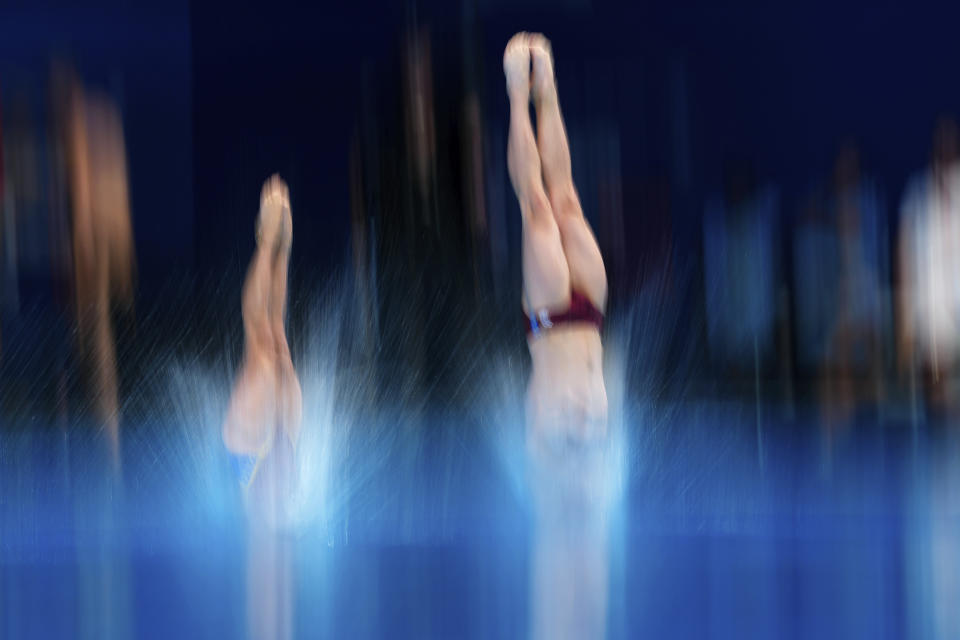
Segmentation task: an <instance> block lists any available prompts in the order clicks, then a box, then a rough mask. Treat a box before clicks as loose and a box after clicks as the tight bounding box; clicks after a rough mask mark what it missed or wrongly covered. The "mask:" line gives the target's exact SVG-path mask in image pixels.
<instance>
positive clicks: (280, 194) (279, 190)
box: [257, 174, 290, 247]
mask: <svg viewBox="0 0 960 640" xmlns="http://www.w3.org/2000/svg"><path fill="white" fill-rule="evenodd" d="M289 209H290V192H289V190H288V189H287V183H286V182H284V181H283V179H282V178H280V176H278V175H277V174H273V175H272V176H270V177H269V178H267V180H266V181H265V182H264V183H263V189H262V190H261V191H260V215H259V216H258V217H257V242H258V243H264V245H265V246H268V247H277V246H278V245H279V243H280V242H281V240H282V236H283V226H284V210H289Z"/></svg>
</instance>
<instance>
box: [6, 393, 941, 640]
mask: <svg viewBox="0 0 960 640" xmlns="http://www.w3.org/2000/svg"><path fill="white" fill-rule="evenodd" d="M629 414H630V416H631V418H630V420H629V421H628V424H629V428H628V430H627V431H628V434H629V437H628V438H627V442H628V446H627V452H628V453H627V455H626V456H625V459H626V464H625V470H624V477H625V484H624V487H625V488H624V491H623V494H622V496H621V499H620V501H619V502H617V503H616V504H615V505H614V507H613V514H612V526H611V532H610V536H611V552H610V563H611V564H610V567H611V570H610V585H611V588H610V602H609V614H608V620H609V622H608V632H609V636H610V637H613V638H668V637H671V638H673V637H680V638H904V637H910V638H934V637H949V635H948V634H949V632H950V630H952V629H953V627H951V625H954V624H956V617H955V616H956V613H953V612H952V604H951V603H952V602H960V600H957V597H958V594H960V591H957V590H956V588H955V587H950V586H949V580H947V581H946V582H944V580H942V579H940V578H938V577H937V575H940V574H938V573H937V571H940V572H941V573H942V572H943V570H944V569H946V573H947V575H948V576H949V575H950V574H952V575H954V576H957V575H960V566H958V563H957V558H958V556H960V554H956V553H953V552H951V551H950V549H960V518H958V513H960V507H958V505H956V504H954V503H953V502H952V499H953V498H954V497H956V495H960V493H958V492H957V491H956V490H953V491H951V490H950V486H952V485H951V483H952V481H953V480H954V478H952V475H955V474H956V472H955V471H953V469H954V468H958V467H960V442H958V441H960V437H957V436H953V435H952V434H951V433H950V431H949V430H933V431H931V430H930V429H929V428H924V429H923V430H921V431H916V430H914V428H913V427H912V426H911V425H910V424H883V425H880V424H879V423H878V422H877V421H876V420H870V419H863V420H860V421H859V423H858V424H856V425H854V426H853V427H851V428H850V429H848V430H846V431H843V432H841V433H840V434H839V435H838V436H837V438H836V439H835V442H834V445H833V451H832V454H831V455H830V456H829V457H827V456H826V455H825V448H824V446H823V441H822V439H821V436H820V433H819V431H818V430H817V428H816V422H815V420H814V418H813V417H812V414H811V415H808V416H806V417H800V418H792V419H788V418H787V417H784V416H783V415H780V414H779V413H778V412H777V411H776V410H774V409H772V408H768V409H767V410H766V411H765V413H764V415H765V416H767V417H766V418H764V422H763V423H762V424H761V431H762V447H763V455H762V456H761V455H759V450H758V441H757V422H756V415H757V414H756V411H755V408H753V407H749V406H742V407H741V406H737V405H722V406H719V405H703V404H699V405H683V406H679V407H677V406H673V407H635V408H633V410H631V411H630V412H629ZM801 414H802V412H801ZM422 419H423V420H424V421H425V423H424V424H423V425H422V427H423V428H422V429H420V430H419V431H418V432H417V433H418V434H419V435H417V436H416V437H413V436H411V435H410V432H405V435H404V437H400V438H396V439H393V440H391V441H389V444H387V445H384V446H380V445H377V444H376V442H375V441H371V442H370V443H368V445H366V446H362V447H355V448H354V449H353V450H350V451H339V452H337V461H338V463H337V464H336V465H334V466H335V468H336V469H337V472H338V473H341V474H345V473H348V470H353V471H354V472H357V470H359V469H365V470H366V471H365V472H364V474H363V475H364V477H363V478H362V479H360V480H357V481H349V479H344V478H339V479H335V480H334V481H332V484H331V486H332V487H334V489H332V490H330V491H329V492H327V494H326V496H327V498H328V502H329V504H328V507H329V508H328V509H326V510H323V509H321V510H316V509H315V508H314V510H313V511H310V512H309V513H307V514H306V515H305V516H303V517H301V518H300V520H299V521H298V522H297V523H296V525H295V526H291V527H290V529H289V530H288V531H287V532H286V533H283V534H282V535H283V537H284V540H285V541H286V544H289V549H290V552H291V554H292V557H293V565H294V567H295V570H294V575H295V578H294V585H295V587H294V588H295V593H296V596H295V614H294V615H295V629H296V635H297V637H303V638H315V637H321V638H326V637H329V638H363V637H389V638H521V637H524V636H525V634H526V630H527V620H528V595H529V589H528V578H527V572H528V568H529V555H530V554H529V543H530V518H529V516H528V509H527V503H528V496H527V495H526V494H525V489H524V486H523V484H522V482H520V483H518V481H517V478H518V477H522V474H520V475H518V474H517V473H516V472H515V469H513V470H512V469H511V464H513V462H511V461H510V460H505V459H504V455H503V448H502V447H501V446H499V444H498V443H497V442H492V441H491V439H490V438H489V437H488V436H486V435H483V434H484V433H486V432H484V430H483V429H481V428H479V427H478V425H477V424H476V422H475V419H474V418H471V417H469V416H463V417H451V416H445V417H437V416H432V417H429V418H422ZM398 422H399V420H398ZM84 433H85V432H82V431H79V432H77V433H74V434H72V435H70V436H69V437H68V436H64V435H63V434H62V433H61V432H59V431H56V430H48V429H43V430H41V429H37V428H26V427H25V428H22V429H20V430H14V431H10V432H7V433H5V434H4V435H2V436H0V437H2V438H3V441H2V447H0V456H2V457H0V463H2V464H0V469H2V478H0V480H2V483H3V490H2V491H0V501H2V502H0V516H2V521H0V567H2V570H0V631H2V637H4V638H47V637H51V638H69V637H137V638H180V637H218V638H222V637H225V638H231V637H243V636H244V634H245V625H246V619H245V615H244V607H245V596H244V593H245V592H244V580H245V565H244V563H245V557H246V556H245V545H246V544H247V537H246V526H247V524H246V519H245V515H244V511H243V509H242V503H241V500H240V495H239V492H238V490H237V489H236V488H235V487H234V483H233V481H232V480H231V477H230V467H229V462H228V461H227V458H226V456H225V455H223V454H222V452H219V451H217V450H215V449H214V448H209V450H204V451H203V452H202V453H201V454H198V453H197V452H194V453H192V454H190V453H188V452H187V451H186V449H187V448H188V447H191V446H193V447H198V446H203V447H212V445H210V442H213V441H212V440H210V441H205V440H199V439H197V440H193V439H191V438H189V437H184V436H183V434H184V433H189V432H186V431H183V430H181V429H178V427H177V425H173V424H167V423H162V424H160V423H157V424H145V425H142V426H140V427H138V428H134V429H131V430H130V431H129V433H128V435H127V437H126V438H125V448H124V456H125V465H124V470H123V477H122V479H121V480H120V481H115V480H111V479H110V476H109V474H108V473H106V472H105V471H104V469H105V467H106V464H105V460H104V458H103V456H102V455H101V454H100V453H99V449H98V447H97V446H96V441H95V440H94V439H93V438H92V437H90V436H89V435H84ZM178 434H179V435H178ZM364 461H366V462H371V461H373V463H372V464H366V463H365V462H364ZM337 487H339V489H337ZM943 549H947V552H946V554H945V555H944V553H943V552H942V550H943ZM938 567H939V569H938ZM945 584H946V585H947V586H946V587H944V586H943V585H945Z"/></svg>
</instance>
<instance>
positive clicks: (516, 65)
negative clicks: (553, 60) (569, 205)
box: [503, 34, 570, 313]
mask: <svg viewBox="0 0 960 640" xmlns="http://www.w3.org/2000/svg"><path fill="white" fill-rule="evenodd" d="M503 68H504V72H505V74H506V76H507V93H508V96H509V98H510V134H509V139H508V142H507V168H508V169H509V172H510V180H511V182H512V183H513V190H514V192H515V193H516V195H517V200H518V201H519V203H520V212H521V214H522V216H523V287H524V298H525V299H524V304H525V306H526V307H528V308H527V312H528V313H530V312H536V311H538V310H540V309H542V308H548V309H562V308H563V307H565V306H566V305H567V304H569V300H570V272H569V270H568V268H567V261H566V258H565V257H564V255H563V245H562V244H561V242H560V231H559V229H558V228H557V223H556V221H555V220H554V217H553V212H552V210H551V209H550V201H549V200H548V199H547V194H546V192H545V191H544V189H543V179H542V177H541V167H540V154H539V152H538V151H537V142H536V139H535V138H534V134H533V126H532V124H531V122H530V105H529V100H530V52H529V48H528V47H527V45H526V35H525V34H517V35H516V36H514V37H513V38H512V39H511V40H510V42H509V43H508V44H507V48H506V51H505V52H504V54H503ZM530 307H532V309H531V308H530Z"/></svg>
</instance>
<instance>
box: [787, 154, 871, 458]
mask: <svg viewBox="0 0 960 640" xmlns="http://www.w3.org/2000/svg"><path fill="white" fill-rule="evenodd" d="M816 200H817V201H818V202H817V203H816V204H815V205H814V206H815V208H816V209H818V210H821V211H822V213H823V215H822V216H820V218H821V219H819V220H808V221H806V222H805V223H803V224H801V226H800V228H799V229H798V231H797V233H796V234H795V236H794V255H795V258H796V265H795V273H796V279H797V282H798V286H797V308H798V314H797V315H798V334H799V336H798V338H799V339H798V343H799V345H800V349H801V352H802V358H803V360H804V363H805V364H808V365H810V366H811V367H815V368H816V369H817V379H818V387H819V389H818V395H819V398H820V405H821V410H822V419H823V425H824V427H825V429H826V432H825V435H826V437H827V444H828V446H829V444H830V442H832V437H833V430H834V428H835V427H836V426H838V425H841V424H844V423H846V422H847V421H848V420H849V419H850V418H851V416H852V414H853V412H854V411H855V409H856V408H857V407H858V406H859V405H860V404H861V403H862V402H865V401H870V402H872V403H873V404H874V405H875V406H876V405H877V404H878V403H879V402H881V400H882V398H883V395H884V389H883V376H882V374H883V335H884V331H885V327H886V326H887V322H886V321H885V318H884V303H883V300H884V285H885V282H886V281H887V275H886V274H887V271H888V269H889V262H888V258H887V256H888V251H887V246H888V244H887V240H886V233H885V230H886V217H885V215H884V211H883V207H882V205H881V202H880V198H879V195H878V193H877V189H876V187H875V185H874V183H873V181H872V180H870V179H868V178H867V177H865V176H864V175H863V174H862V173H861V168H860V153H859V150H858V149H857V147H856V145H854V144H853V143H852V142H846V143H844V145H843V146H842V147H841V149H840V151H839V153H838V155H837V158H836V162H835V165H834V170H833V174H832V180H831V183H830V188H829V192H828V194H827V195H826V197H825V198H817V199H816Z"/></svg>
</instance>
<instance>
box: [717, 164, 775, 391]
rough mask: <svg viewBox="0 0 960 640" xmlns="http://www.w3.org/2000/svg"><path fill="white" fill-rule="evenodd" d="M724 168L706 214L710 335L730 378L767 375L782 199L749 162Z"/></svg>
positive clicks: (772, 343) (772, 337)
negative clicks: (762, 184)
mask: <svg viewBox="0 0 960 640" xmlns="http://www.w3.org/2000/svg"><path fill="white" fill-rule="evenodd" d="M724 174H725V175H724V194H723V197H722V198H714V199H712V200H710V201H709V202H708V203H707V207H706V214H705V216H704V222H703V253H704V278H705V283H704V284H705V287H706V302H707V305H706V313H707V338H708V342H709V345H710V352H711V355H712V357H713V360H714V362H715V364H716V365H718V366H719V367H720V371H721V376H723V379H725V380H729V379H730V377H731V374H732V375H733V377H734V379H739V380H740V381H741V382H743V381H744V380H745V379H751V378H754V377H755V376H756V380H757V381H759V380H760V376H761V371H762V369H763V368H764V365H765V364H767V363H769V362H770V361H771V360H772V359H773V357H774V356H775V355H777V348H778V343H777V340H776V337H777V318H778V314H777V296H778V294H779V289H780V285H781V283H780V281H779V277H780V265H779V258H778V256H779V253H778V237H779V236H778V226H777V225H778V217H779V203H778V198H777V194H776V192H775V191H774V189H772V188H770V187H767V188H759V187H758V186H757V184H756V177H755V175H754V172H753V168H752V166H751V165H750V164H749V163H746V162H728V163H727V166H726V167H725V170H724ZM779 355H780V356H781V357H780V358H778V359H779V360H784V359H785V357H784V356H786V354H782V353H781V354H779ZM752 382H754V380H751V383H752ZM750 386H753V385H752V384H751V385H750Z"/></svg>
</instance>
